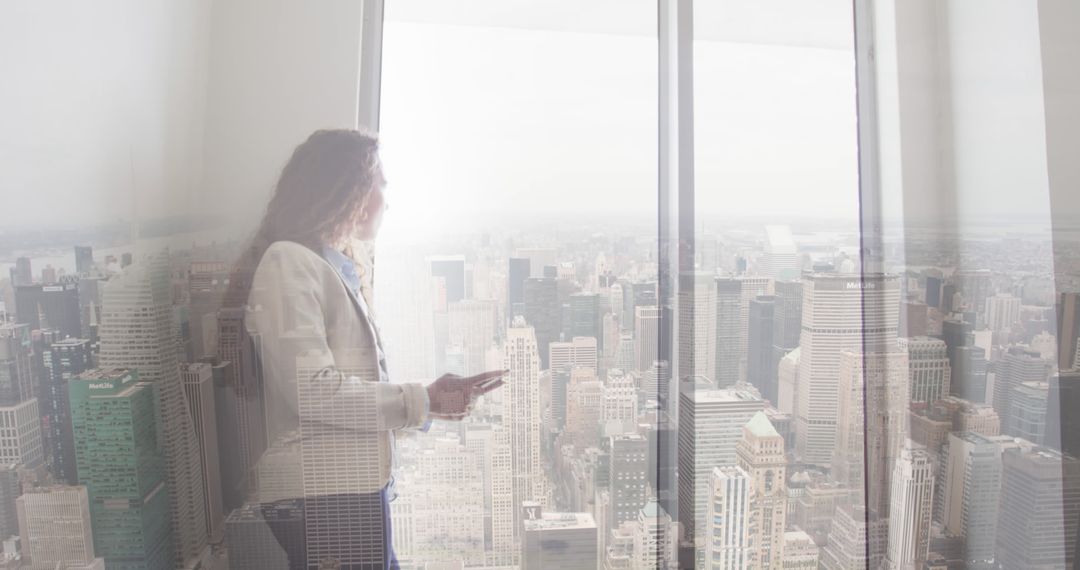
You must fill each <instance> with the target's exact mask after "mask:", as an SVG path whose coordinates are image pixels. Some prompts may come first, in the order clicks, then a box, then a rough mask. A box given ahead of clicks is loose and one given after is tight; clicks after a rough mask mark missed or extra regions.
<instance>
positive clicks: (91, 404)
mask: <svg viewBox="0 0 1080 570" xmlns="http://www.w3.org/2000/svg"><path fill="white" fill-rule="evenodd" d="M68 389H69V393H70V398H71V419H72V424H73V426H74V433H75V461H76V463H77V465H78V473H79V484H80V485H85V486H86V490H87V492H88V494H89V500H90V518H91V520H92V521H93V522H92V527H93V531H94V551H95V552H96V553H97V555H98V556H101V557H103V558H105V562H106V564H108V565H109V567H110V568H154V569H166V568H175V567H176V563H175V560H176V556H175V555H174V553H173V548H174V547H173V536H172V532H171V531H170V518H171V517H170V516H169V491H168V478H167V469H166V460H165V457H164V454H163V451H164V449H163V446H162V445H161V438H160V436H161V433H160V432H159V425H161V423H160V422H159V419H158V417H157V416H156V414H157V406H158V404H157V402H156V400H157V396H156V395H155V394H154V392H155V391H156V390H157V385H155V384H151V383H149V382H140V381H139V379H138V376H137V374H136V372H135V371H133V370H120V369H95V370H91V371H88V372H85V373H83V374H81V375H80V376H78V377H77V378H75V379H73V380H72V381H71V382H70V384H69V386H68ZM162 429H164V428H162Z"/></svg>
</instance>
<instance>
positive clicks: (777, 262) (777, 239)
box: [758, 225, 799, 280]
mask: <svg viewBox="0 0 1080 570" xmlns="http://www.w3.org/2000/svg"><path fill="white" fill-rule="evenodd" d="M798 256H799V251H798V248H796V247H795V240H794V239H792V237H791V228H790V227H788V226H780V225H770V226H765V253H764V255H762V256H761V263H760V264H759V265H758V273H760V274H762V275H764V276H766V277H770V278H772V279H774V280H780V279H785V280H786V279H795V278H797V277H798V276H799V259H798Z"/></svg>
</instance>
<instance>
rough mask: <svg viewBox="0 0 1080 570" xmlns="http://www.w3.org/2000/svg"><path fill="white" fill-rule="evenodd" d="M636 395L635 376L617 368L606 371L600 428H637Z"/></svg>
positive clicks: (631, 430)
mask: <svg viewBox="0 0 1080 570" xmlns="http://www.w3.org/2000/svg"><path fill="white" fill-rule="evenodd" d="M637 420H638V396H637V382H636V378H635V377H634V376H632V375H630V374H625V373H623V371H622V370H619V369H618V368H612V369H610V370H608V372H607V380H606V381H605V382H604V413H603V416H602V417H601V418H600V421H601V429H602V430H605V431H606V430H615V431H612V432H610V433H609V434H613V433H630V432H633V431H635V430H636V429H637Z"/></svg>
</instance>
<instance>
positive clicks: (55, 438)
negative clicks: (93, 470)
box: [38, 338, 91, 485]
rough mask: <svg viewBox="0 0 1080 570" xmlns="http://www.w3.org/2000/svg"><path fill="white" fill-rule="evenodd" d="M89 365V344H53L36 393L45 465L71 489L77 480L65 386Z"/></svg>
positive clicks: (73, 340) (82, 341)
mask: <svg viewBox="0 0 1080 570" xmlns="http://www.w3.org/2000/svg"><path fill="white" fill-rule="evenodd" d="M90 364H91V355H90V341H89V340H86V339H78V338H68V339H64V340H60V341H57V342H54V343H52V345H50V346H49V350H48V354H47V355H45V358H44V365H45V375H44V379H45V383H44V384H43V385H42V386H40V387H39V390H38V394H39V396H38V411H39V412H40V414H41V435H42V445H43V447H44V449H45V461H46V463H47V464H48V467H49V471H50V472H51V473H52V474H53V476H54V477H56V478H57V479H58V480H60V481H63V482H65V483H67V484H69V485H74V484H75V482H76V481H77V480H78V477H77V475H76V473H75V435H74V434H73V433H72V431H71V403H70V400H69V399H68V382H70V381H71V379H72V378H74V377H76V376H78V375H79V374H82V373H83V372H85V371H86V370H89V369H90Z"/></svg>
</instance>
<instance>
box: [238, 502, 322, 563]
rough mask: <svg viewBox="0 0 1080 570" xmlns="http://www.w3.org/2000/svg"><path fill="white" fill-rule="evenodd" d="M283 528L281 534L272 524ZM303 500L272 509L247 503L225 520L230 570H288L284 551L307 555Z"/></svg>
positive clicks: (281, 503)
mask: <svg viewBox="0 0 1080 570" xmlns="http://www.w3.org/2000/svg"><path fill="white" fill-rule="evenodd" d="M271 524H273V525H274V526H276V527H278V528H280V529H281V531H280V532H279V535H275V534H274V532H273V531H272V530H270V525H271ZM305 547H306V544H305V542H304V507H303V501H301V500H300V499H295V500H294V501H291V502H287V501H280V502H277V503H274V505H273V506H269V505H267V506H264V505H262V504H260V503H252V504H246V505H243V506H242V507H240V508H238V509H236V510H234V511H233V512H232V513H230V514H229V518H228V519H226V520H225V548H226V549H227V550H228V552H229V570H265V569H266V568H287V567H288V566H289V559H288V557H287V556H286V554H285V552H286V549H288V551H289V552H304V548H305Z"/></svg>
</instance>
